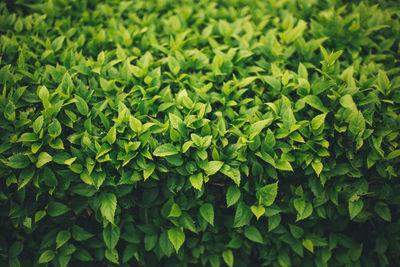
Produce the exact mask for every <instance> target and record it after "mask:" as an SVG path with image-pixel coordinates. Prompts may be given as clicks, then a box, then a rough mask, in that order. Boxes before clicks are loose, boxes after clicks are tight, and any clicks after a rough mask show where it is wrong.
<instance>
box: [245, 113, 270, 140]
mask: <svg viewBox="0 0 400 267" xmlns="http://www.w3.org/2000/svg"><path fill="white" fill-rule="evenodd" d="M271 122H272V119H271V118H269V119H266V120H261V121H257V122H255V123H253V124H252V125H251V126H250V128H249V139H250V140H252V139H253V138H254V137H255V136H256V135H259V134H260V133H261V131H262V130H263V129H264V128H265V127H267V126H268V125H270V124H271Z"/></svg>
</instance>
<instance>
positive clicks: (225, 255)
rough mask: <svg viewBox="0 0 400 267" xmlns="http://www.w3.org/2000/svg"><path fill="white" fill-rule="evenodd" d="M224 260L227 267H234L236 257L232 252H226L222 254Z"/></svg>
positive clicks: (228, 250)
mask: <svg viewBox="0 0 400 267" xmlns="http://www.w3.org/2000/svg"><path fill="white" fill-rule="evenodd" d="M222 258H223V259H224V262H225V263H226V265H228V266H229V267H233V262H234V257H233V252H232V250H230V249H227V250H224V252H222Z"/></svg>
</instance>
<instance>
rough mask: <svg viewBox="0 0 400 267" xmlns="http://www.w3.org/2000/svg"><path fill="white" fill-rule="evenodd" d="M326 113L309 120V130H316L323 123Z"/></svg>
mask: <svg viewBox="0 0 400 267" xmlns="http://www.w3.org/2000/svg"><path fill="white" fill-rule="evenodd" d="M325 117H326V113H323V114H320V115H317V116H315V117H314V118H313V119H312V120H311V129H313V130H318V129H319V128H320V127H321V126H322V125H323V124H324V122H325Z"/></svg>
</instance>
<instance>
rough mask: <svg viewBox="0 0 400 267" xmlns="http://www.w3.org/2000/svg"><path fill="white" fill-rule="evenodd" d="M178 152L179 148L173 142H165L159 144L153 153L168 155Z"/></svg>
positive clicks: (158, 155) (155, 154) (157, 155)
mask: <svg viewBox="0 0 400 267" xmlns="http://www.w3.org/2000/svg"><path fill="white" fill-rule="evenodd" d="M175 154H178V150H177V149H176V147H175V146H174V145H173V144H163V145H161V146H158V147H157V148H156V149H155V150H154V151H153V155H154V156H156V157H166V156H172V155H175Z"/></svg>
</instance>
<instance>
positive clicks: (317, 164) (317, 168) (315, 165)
mask: <svg viewBox="0 0 400 267" xmlns="http://www.w3.org/2000/svg"><path fill="white" fill-rule="evenodd" d="M311 166H312V168H313V169H314V171H315V173H316V174H317V175H318V176H319V175H320V173H321V171H322V168H323V166H324V165H323V164H322V162H321V161H316V160H315V161H313V162H311Z"/></svg>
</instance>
